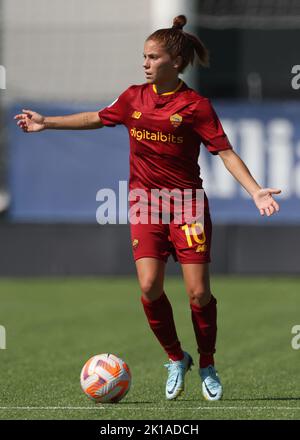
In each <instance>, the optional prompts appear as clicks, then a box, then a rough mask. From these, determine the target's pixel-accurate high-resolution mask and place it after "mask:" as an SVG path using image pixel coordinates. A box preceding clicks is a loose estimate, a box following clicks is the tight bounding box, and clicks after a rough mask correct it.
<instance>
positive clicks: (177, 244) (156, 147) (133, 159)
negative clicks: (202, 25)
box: [15, 15, 280, 400]
mask: <svg viewBox="0 0 300 440" xmlns="http://www.w3.org/2000/svg"><path fill="white" fill-rule="evenodd" d="M185 24H186V18H185V17H184V16H182V15H181V16H178V17H176V18H175V19H174V21H173V27H172V28H169V29H160V30H158V31H156V32H154V33H153V34H151V35H150V36H149V37H148V38H147V40H146V42H145V47H144V64H143V67H144V70H145V76H146V83H145V84H142V85H134V86H131V87H129V88H128V89H127V90H126V91H125V92H124V93H122V94H121V95H120V96H119V98H118V99H117V100H116V101H115V102H114V103H113V104H111V105H110V106H108V107H106V108H104V109H102V110H100V111H99V112H85V113H78V114H74V115H68V116H57V117H45V116H42V115H40V114H38V113H36V112H33V111H31V110H23V113H22V114H19V115H16V116H15V119H17V120H18V123H17V124H18V126H19V127H20V128H21V129H22V130H23V131H24V132H26V133H31V132H39V131H42V130H45V129H71V130H72V129H77V130H83V129H96V128H101V127H103V126H109V127H113V126H115V125H117V124H124V125H125V126H126V127H127V129H128V133H129V138H130V184H129V189H130V190H132V189H144V190H146V191H147V192H150V190H151V189H163V188H166V189H168V190H172V189H175V188H177V189H180V190H184V189H190V190H195V189H201V188H202V180H201V179H200V175H199V174H200V170H199V166H198V157H199V150H200V144H201V143H203V144H204V145H205V147H206V148H207V149H208V150H209V151H210V152H211V153H212V154H214V155H217V154H218V155H219V156H220V157H221V159H222V161H223V163H224V165H225V167H226V168H227V169H228V171H229V172H230V173H231V174H232V175H233V176H234V177H235V178H236V179H237V180H238V182H239V183H240V184H241V185H242V186H243V187H244V188H245V189H246V190H247V192H248V193H249V194H250V196H251V197H252V199H253V201H254V203H255V205H256V206H257V208H258V210H259V211H260V214H261V215H264V214H266V215H267V216H270V215H272V214H273V213H274V212H275V211H278V210H279V206H278V204H277V203H276V201H275V200H274V199H273V197H272V194H278V193H280V190H277V189H272V188H265V189H262V188H261V187H260V186H259V185H258V183H256V181H255V180H254V178H253V177H252V175H251V174H250V172H249V170H248V168H247V167H246V165H245V164H244V162H243V161H242V160H241V159H240V157H239V156H238V155H237V154H236V153H235V152H234V151H233V149H232V146H231V144H230V142H229V141H228V139H227V136H226V134H225V133H224V131H223V128H222V125H221V123H220V121H219V119H218V117H217V115H216V113H215V111H214V109H213V107H212V105H211V103H210V101H209V100H208V99H207V98H204V97H203V96H201V95H199V94H198V93H196V92H195V91H194V90H192V89H190V88H189V87H188V86H187V85H186V84H185V83H184V82H183V81H182V80H181V79H180V78H179V74H180V73H182V72H183V71H184V69H185V68H186V67H187V66H188V65H189V64H192V63H193V60H194V57H195V55H196V56H197V57H198V59H199V61H200V63H201V64H202V65H207V64H208V52H207V50H206V48H205V46H204V45H203V43H202V42H201V41H200V40H199V39H198V38H197V37H196V36H194V35H191V34H188V33H185V32H183V30H182V29H183V26H184V25H185ZM196 227H198V230H197V229H196ZM201 228H202V229H201ZM131 237H132V246H133V254H134V259H135V262H136V269H137V275H138V280H139V284H140V288H141V291H142V296H141V302H142V305H143V308H144V311H145V314H146V317H147V320H148V323H149V325H150V327H151V329H152V331H153V332H154V334H155V336H156V338H157V339H158V341H159V342H160V344H161V345H162V347H163V348H164V350H165V352H166V353H167V355H168V358H169V363H168V364H166V367H167V368H168V378H167V383H166V398H167V399H176V398H177V397H178V396H179V395H180V394H181V393H182V391H183V389H184V378H185V374H186V372H187V371H188V370H189V369H190V368H191V365H192V364H193V361H192V357H191V356H190V354H188V353H186V352H185V351H183V349H182V347H181V344H180V342H179V339H178V337H177V332H176V328H175V323H174V319H173V313H172V307H171V304H170V302H169V301H168V298H167V296H166V294H165V292H164V272H165V264H166V262H167V259H168V256H169V255H170V253H173V254H174V255H175V257H176V258H177V259H178V260H179V262H180V264H181V267H182V272H183V278H184V282H185V286H186V291H187V294H188V296H189V301H190V308H191V317H192V322H193V327H194V332H195V336H196V341H197V346H198V353H199V355H200V356H199V375H200V378H201V380H202V393H203V395H204V397H205V398H206V399H208V400H218V399H220V398H221V397H222V385H221V381H220V378H219V376H218V374H217V372H216V370H215V366H214V353H215V344H216V333H217V308H216V305H217V301H216V299H215V297H214V296H213V295H212V293H211V290H210V280H209V262H210V245H211V220H210V215H209V206H208V201H207V198H206V196H205V197H204V225H203V224H199V223H198V224H181V225H180V224H176V223H175V222H174V217H172V219H171V220H170V222H169V224H163V223H162V222H159V224H151V222H150V223H148V224H141V223H137V224H133V223H131Z"/></svg>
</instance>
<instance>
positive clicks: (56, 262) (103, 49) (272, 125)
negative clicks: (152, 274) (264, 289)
mask: <svg viewBox="0 0 300 440" xmlns="http://www.w3.org/2000/svg"><path fill="white" fill-rule="evenodd" d="M182 13H183V14H185V15H186V16H187V18H188V26H187V27H186V28H185V30H186V31H188V32H192V33H196V34H197V35H198V36H199V37H200V38H201V39H202V40H203V42H204V43H205V44H206V46H207V47H208V48H209V50H210V53H211V66H210V68H209V69H202V68H200V67H199V66H197V65H195V66H194V67H193V68H192V69H189V70H188V71H187V72H186V73H185V74H184V76H183V79H184V80H185V81H186V82H187V83H188V84H189V85H190V86H191V87H194V88H195V89H196V90H197V91H198V92H200V93H201V94H203V95H204V96H207V97H210V98H211V100H212V102H213V105H214V106H215V108H216V110H217V113H218V114H219V116H220V118H221V120H222V123H223V126H224V128H225V131H226V132H227V134H228V137H229V139H230V140H231V143H232V145H233V146H234V149H235V150H236V151H237V152H238V153H239V154H240V155H241V157H242V158H243V159H244V161H245V162H246V164H247V165H248V167H249V168H250V170H251V172H252V174H253V175H254V177H255V178H256V179H257V180H258V182H259V183H260V184H261V185H263V186H269V187H278V188H280V189H281V190H282V194H281V195H280V196H279V197H278V201H279V203H280V206H281V211H280V213H279V214H278V215H274V216H272V218H261V217H260V215H259V213H258V211H257V209H256V208H255V206H254V204H253V203H252V201H251V200H250V199H249V197H248V196H247V194H246V193H245V191H244V190H243V189H242V188H241V187H240V186H239V185H238V184H237V183H236V182H235V181H234V179H233V178H232V177H231V175H229V173H228V172H227V171H226V170H225V168H224V167H223V165H222V163H221V160H220V159H219V158H218V157H212V156H210V155H209V154H208V153H207V152H206V151H205V148H202V151H201V155H200V157H199V163H200V166H201V170H202V171H201V173H202V178H203V180H204V188H205V190H206V192H207V194H208V197H209V199H210V205H211V214H212V218H213V222H214V225H215V228H214V236H213V252H212V257H213V262H212V271H213V272H214V273H221V274H275V273H281V274H299V272H300V251H299V249H300V125H299V121H300V104H299V98H300V77H299V79H298V78H297V74H298V72H300V55H299V53H300V51H299V42H300V3H299V2H297V1H283V0H261V1H254V0H253V1H251V0H241V1H232V0H203V1H194V0H189V1H183V0H163V1H160V0H143V1H140V0H139V1H138V0H127V1H126V2H124V1H122V0H110V1H109V2H106V1H101V0H89V2H88V7H87V3H86V2H84V1H83V0H63V1H61V0H52V1H51V2H48V1H46V0H26V2H20V1H19V0H0V20H1V21H0V65H1V69H0V73H1V81H0V99H1V107H0V212H1V213H0V246H1V252H0V275H2V276H21V275H25V276H32V275H97V274H99V275H102V274H109V275H122V274H123V275H127V274H133V273H134V271H135V269H134V265H133V261H132V255H131V244H130V236H129V226H128V225H120V224H116V225H99V224H97V221H96V211H97V208H98V207H99V202H97V200H96V194H97V191H98V190H99V189H101V188H111V189H113V190H115V191H116V193H117V194H118V188H119V181H126V180H128V171H129V161H128V155H129V145H128V135H127V131H126V129H125V128H124V127H115V128H113V129H109V128H104V129H103V130H95V131H93V130H91V131H50V130H49V131H45V132H43V133H39V134H33V135H30V134H24V133H23V132H22V131H21V130H19V129H18V128H17V126H16V124H15V122H14V120H13V116H14V115H15V114H16V113H19V112H20V111H21V110H22V109H23V108H30V109H32V110H35V111H37V112H39V113H42V114H45V115H62V114H70V113H76V112H81V111H95V110H97V109H101V108H103V107H104V106H105V105H107V104H109V103H111V102H112V101H113V100H114V99H116V98H117V97H118V96H119V95H120V93H121V92H122V91H124V90H125V89H126V88H127V87H128V86H129V85H131V84H140V83H143V82H144V76H143V69H142V62H143V57H142V53H143V44H144V40H145V38H146V37H147V36H148V35H149V34H150V33H151V32H152V31H154V30H156V29H158V28H164V27H170V26H171V25H172V19H173V17H175V16H176V15H178V14H182ZM179 270H180V268H179V267H178V265H175V263H173V262H172V261H170V264H169V266H168V271H169V273H178V271H179Z"/></svg>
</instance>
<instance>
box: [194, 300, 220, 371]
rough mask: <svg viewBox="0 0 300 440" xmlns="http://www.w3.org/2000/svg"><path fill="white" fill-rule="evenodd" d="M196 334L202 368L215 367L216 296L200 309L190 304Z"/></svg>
mask: <svg viewBox="0 0 300 440" xmlns="http://www.w3.org/2000/svg"><path fill="white" fill-rule="evenodd" d="M190 306H191V311H192V321H193V326H194V332H195V336H196V339H197V344H198V353H200V362H199V366H200V368H206V367H208V365H214V356H213V354H214V353H215V351H216V349H215V345H216V337H217V300H216V298H215V297H214V296H211V299H210V301H209V303H208V304H206V305H205V306H204V307H200V306H197V305H194V304H190Z"/></svg>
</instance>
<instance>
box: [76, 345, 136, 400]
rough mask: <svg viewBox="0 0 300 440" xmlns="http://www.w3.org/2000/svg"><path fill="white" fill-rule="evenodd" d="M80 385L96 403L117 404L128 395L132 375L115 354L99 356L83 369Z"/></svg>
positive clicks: (92, 358) (88, 362)
mask: <svg viewBox="0 0 300 440" xmlns="http://www.w3.org/2000/svg"><path fill="white" fill-rule="evenodd" d="M80 385H81V388H82V390H83V392H84V393H85V394H86V395H87V396H88V397H89V398H90V399H92V400H94V401H95V402H97V403H116V402H119V401H120V400H121V399H123V397H124V396H125V395H126V394H127V393H128V391H129V389H130V385H131V373H130V370H129V367H128V365H127V364H126V363H125V362H124V361H123V360H122V359H120V358H118V357H117V356H115V355H114V354H108V353H105V354H98V355H96V356H93V357H91V358H90V359H89V360H88V361H87V362H86V363H85V365H84V367H83V368H82V370H81V374H80Z"/></svg>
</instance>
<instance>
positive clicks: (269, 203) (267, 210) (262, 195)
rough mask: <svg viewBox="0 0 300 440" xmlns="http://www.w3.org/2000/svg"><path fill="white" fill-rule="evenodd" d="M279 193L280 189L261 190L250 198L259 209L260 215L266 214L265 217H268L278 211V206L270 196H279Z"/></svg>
mask: <svg viewBox="0 0 300 440" xmlns="http://www.w3.org/2000/svg"><path fill="white" fill-rule="evenodd" d="M280 193H281V190H280V189H274V188H262V189H259V190H258V191H256V192H255V193H254V194H253V196H252V197H253V200H254V203H255V205H256V206H257V208H258V209H259V212H260V214H261V215H265V214H267V216H268V217H269V216H270V215H272V214H274V212H278V211H279V205H278V203H277V202H276V201H275V200H274V199H273V197H272V194H280Z"/></svg>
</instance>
